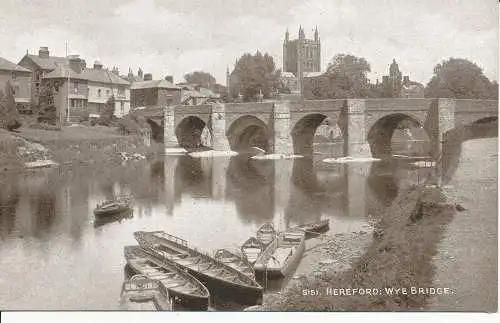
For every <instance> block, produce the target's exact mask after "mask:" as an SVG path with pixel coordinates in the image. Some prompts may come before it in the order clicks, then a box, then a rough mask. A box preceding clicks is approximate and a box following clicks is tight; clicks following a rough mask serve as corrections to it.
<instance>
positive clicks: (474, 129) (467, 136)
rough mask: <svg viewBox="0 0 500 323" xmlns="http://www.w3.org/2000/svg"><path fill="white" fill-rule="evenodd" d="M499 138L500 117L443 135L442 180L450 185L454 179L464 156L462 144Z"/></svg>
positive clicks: (487, 119) (461, 126) (440, 164)
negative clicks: (499, 118) (499, 121)
mask: <svg viewBox="0 0 500 323" xmlns="http://www.w3.org/2000/svg"><path fill="white" fill-rule="evenodd" d="M495 137H498V117H485V118H481V119H478V120H475V121H474V122H472V123H470V124H466V125H460V126H458V127H455V128H453V129H451V130H449V131H447V132H446V133H444V134H443V147H442V155H441V158H440V160H439V165H438V167H440V168H441V172H442V173H441V175H440V176H441V180H442V181H443V182H444V183H448V182H450V181H451V179H452V178H453V175H454V174H455V172H456V170H457V168H458V165H459V163H460V157H461V155H462V144H463V143H464V142H466V141H469V140H473V139H483V138H495Z"/></svg>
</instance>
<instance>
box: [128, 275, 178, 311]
mask: <svg viewBox="0 0 500 323" xmlns="http://www.w3.org/2000/svg"><path fill="white" fill-rule="evenodd" d="M120 308H121V309H122V310H131V311H141V310H145V311H171V310H172V300H171V299H170V295H169V293H168V290H167V289H166V288H165V287H164V286H163V285H162V284H160V282H159V281H157V280H154V279H151V278H149V277H147V276H145V275H134V276H132V277H131V278H130V279H129V280H127V281H125V282H124V283H123V285H122V291H121V294H120Z"/></svg>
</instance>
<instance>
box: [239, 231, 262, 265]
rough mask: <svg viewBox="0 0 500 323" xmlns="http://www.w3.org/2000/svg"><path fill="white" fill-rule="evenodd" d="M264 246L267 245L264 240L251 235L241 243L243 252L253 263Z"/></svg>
mask: <svg viewBox="0 0 500 323" xmlns="http://www.w3.org/2000/svg"><path fill="white" fill-rule="evenodd" d="M264 248H265V246H264V243H263V242H262V241H260V240H259V239H257V238H256V237H250V238H248V239H247V241H245V242H244V243H243V245H241V253H242V254H243V256H244V257H246V258H247V260H248V262H249V263H250V264H251V265H253V264H254V263H255V260H257V257H258V256H259V255H260V253H261V252H262V251H263V250H264Z"/></svg>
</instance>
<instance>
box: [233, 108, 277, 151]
mask: <svg viewBox="0 0 500 323" xmlns="http://www.w3.org/2000/svg"><path fill="white" fill-rule="evenodd" d="M226 136H227V139H228V141H229V146H230V147H231V150H233V151H238V150H239V151H241V150H245V149H249V148H251V147H259V148H261V149H263V150H265V151H269V148H270V146H271V145H270V142H269V141H270V131H269V127H268V126H267V125H266V123H265V122H264V121H263V120H262V119H260V118H258V117H256V116H251V115H244V116H241V117H239V118H238V119H236V120H234V121H233V122H232V123H231V124H230V125H229V127H228V130H227V133H226Z"/></svg>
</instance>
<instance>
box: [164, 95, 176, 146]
mask: <svg viewBox="0 0 500 323" xmlns="http://www.w3.org/2000/svg"><path fill="white" fill-rule="evenodd" d="M163 143H164V145H165V149H168V148H176V147H179V142H178V141H177V136H176V135H175V108H174V107H173V106H169V105H167V106H166V107H164V109H163Z"/></svg>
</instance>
